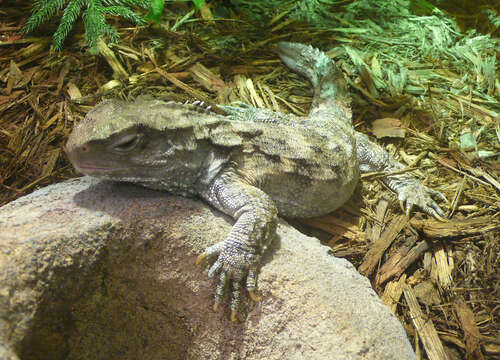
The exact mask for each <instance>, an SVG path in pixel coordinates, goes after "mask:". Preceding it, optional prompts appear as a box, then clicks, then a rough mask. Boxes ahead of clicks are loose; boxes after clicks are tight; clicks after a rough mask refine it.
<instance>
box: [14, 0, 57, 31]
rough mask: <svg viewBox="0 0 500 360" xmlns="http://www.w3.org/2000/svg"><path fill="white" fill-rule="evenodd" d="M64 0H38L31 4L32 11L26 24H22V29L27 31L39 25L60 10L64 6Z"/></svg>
mask: <svg viewBox="0 0 500 360" xmlns="http://www.w3.org/2000/svg"><path fill="white" fill-rule="evenodd" d="M65 2H66V1H65V0H38V1H37V2H35V3H34V4H33V12H32V14H31V16H30V17H29V19H28V21H26V24H24V28H23V31H24V32H25V33H29V32H31V31H33V30H34V29H35V28H37V27H39V26H40V25H41V24H43V23H44V22H45V21H47V20H48V19H49V18H51V17H52V16H54V14H55V13H56V12H57V11H59V10H61V9H62V8H63V6H64V3H65Z"/></svg>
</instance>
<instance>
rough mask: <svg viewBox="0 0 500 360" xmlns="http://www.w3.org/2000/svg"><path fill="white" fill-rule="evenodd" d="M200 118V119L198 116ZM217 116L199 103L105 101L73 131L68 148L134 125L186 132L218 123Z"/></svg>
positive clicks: (103, 137) (102, 137)
mask: <svg viewBox="0 0 500 360" xmlns="http://www.w3.org/2000/svg"><path fill="white" fill-rule="evenodd" d="M200 115H202V116H200ZM220 120H221V119H220V117H219V116H217V115H215V114H214V113H212V112H211V111H210V110H209V109H206V108H204V107H203V106H202V105H201V104H199V103H195V104H180V103H176V102H173V101H169V102H164V101H161V100H142V99H138V100H137V101H135V102H125V101H123V100H118V99H115V100H105V101H103V102H101V103H100V104H99V105H97V106H96V107H94V108H93V109H92V110H91V111H89V112H88V113H87V115H86V116H85V118H84V120H83V121H82V122H81V123H80V124H78V126H77V127H75V129H74V130H73V133H72V134H71V136H70V138H69V140H68V146H80V145H83V144H85V143H87V142H89V141H92V140H104V139H107V138H109V137H110V136H112V135H113V134H116V133H119V132H121V131H124V130H127V129H129V128H131V127H134V126H145V127H149V128H151V129H155V130H159V131H162V130H166V129H185V128H189V127H193V126H196V125H201V124H208V123H211V122H217V121H220Z"/></svg>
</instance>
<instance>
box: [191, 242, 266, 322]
mask: <svg viewBox="0 0 500 360" xmlns="http://www.w3.org/2000/svg"><path fill="white" fill-rule="evenodd" d="M259 258H260V257H259V256H257V255H255V254H252V253H248V252H246V251H243V250H242V249H241V248H234V247H232V246H231V245H230V244H227V243H226V242H220V243H217V244H215V245H213V246H210V247H208V248H207V249H206V251H205V252H204V253H202V254H200V255H199V256H198V258H197V259H196V265H200V264H202V263H204V262H205V261H208V262H211V261H212V260H214V259H215V261H214V262H213V264H212V265H211V266H210V268H209V270H208V276H209V277H215V276H217V275H219V281H218V283H217V287H216V289H215V303H214V307H213V309H214V311H215V312H218V310H219V307H220V304H221V303H222V301H223V299H224V296H225V295H226V293H227V291H228V288H231V321H233V322H237V321H238V313H239V310H240V306H241V298H242V291H243V290H242V284H243V282H244V280H245V279H246V288H247V290H248V293H249V296H250V298H251V299H252V300H253V301H255V302H258V301H261V300H262V298H261V297H260V296H259V295H258V294H257V293H256V287H257V270H256V269H257V264H258V260H259Z"/></svg>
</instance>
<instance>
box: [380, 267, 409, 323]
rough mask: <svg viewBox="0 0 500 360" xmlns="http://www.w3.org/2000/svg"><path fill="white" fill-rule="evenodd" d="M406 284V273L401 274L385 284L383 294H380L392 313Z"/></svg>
mask: <svg viewBox="0 0 500 360" xmlns="http://www.w3.org/2000/svg"><path fill="white" fill-rule="evenodd" d="M405 284H406V274H403V275H401V277H400V278H399V280H394V281H391V282H389V283H387V285H386V286H385V289H384V294H383V295H382V301H383V302H384V304H386V305H387V306H388V307H389V308H390V309H391V311H392V312H393V314H396V310H397V307H398V302H399V299H400V298H401V294H403V288H404V286H405Z"/></svg>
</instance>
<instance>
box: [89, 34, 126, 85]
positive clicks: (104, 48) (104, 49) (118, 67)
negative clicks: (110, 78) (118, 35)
mask: <svg viewBox="0 0 500 360" xmlns="http://www.w3.org/2000/svg"><path fill="white" fill-rule="evenodd" d="M97 49H99V53H100V54H101V55H102V56H103V57H104V59H106V61H107V62H108V64H109V66H111V68H112V69H113V73H114V76H115V77H116V78H117V79H119V80H126V79H128V73H127V71H126V70H125V68H124V67H123V66H122V64H121V63H120V62H119V61H118V59H117V58H116V56H115V53H114V52H113V51H112V50H111V49H110V48H109V47H108V45H106V43H105V42H104V41H103V40H102V39H99V40H98V41H97Z"/></svg>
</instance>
